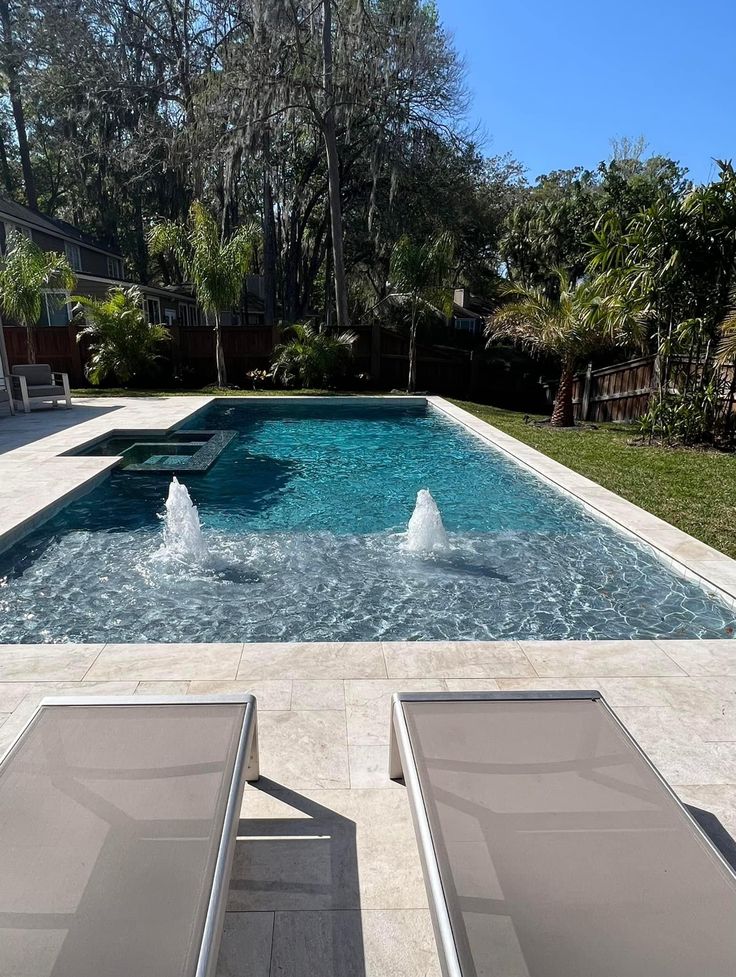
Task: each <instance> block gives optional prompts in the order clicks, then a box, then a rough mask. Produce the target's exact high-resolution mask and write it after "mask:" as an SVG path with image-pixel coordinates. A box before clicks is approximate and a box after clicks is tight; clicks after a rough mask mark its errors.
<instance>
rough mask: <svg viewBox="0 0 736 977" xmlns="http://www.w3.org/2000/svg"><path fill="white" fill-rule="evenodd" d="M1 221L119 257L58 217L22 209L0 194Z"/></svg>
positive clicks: (25, 208) (117, 252)
mask: <svg viewBox="0 0 736 977" xmlns="http://www.w3.org/2000/svg"><path fill="white" fill-rule="evenodd" d="M2 219H7V220H11V221H17V222H19V223H21V224H24V225H26V226H28V227H31V228H33V227H35V228H37V229H38V230H39V231H44V232H45V233H46V234H53V235H55V236H56V237H63V238H67V239H68V240H70V241H75V242H76V243H78V244H85V245H87V246H88V247H90V248H94V249H95V250H96V251H103V252H104V253H105V254H110V255H113V256H114V257H116V258H119V257H121V255H120V252H119V251H116V250H114V249H113V248H109V247H106V246H105V245H104V244H102V243H101V242H100V241H97V240H95V239H94V238H93V237H91V236H90V235H89V234H84V233H83V232H82V231H80V230H79V228H77V227H75V226H74V225H73V224H69V223H68V222H67V221H65V220H62V219H61V218H60V217H49V216H48V214H41V213H39V211H37V210H31V208H30V207H24V206H23V204H19V203H18V202H17V201H15V200H11V199H10V198H9V197H6V196H4V195H2V194H0V220H2Z"/></svg>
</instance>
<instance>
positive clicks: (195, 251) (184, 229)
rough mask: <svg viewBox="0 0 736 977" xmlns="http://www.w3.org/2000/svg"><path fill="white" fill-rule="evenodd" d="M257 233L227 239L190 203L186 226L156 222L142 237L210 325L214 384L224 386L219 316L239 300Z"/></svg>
mask: <svg viewBox="0 0 736 977" xmlns="http://www.w3.org/2000/svg"><path fill="white" fill-rule="evenodd" d="M256 237H257V233H256V231H255V229H254V227H253V226H247V227H241V228H238V230H237V231H235V232H234V233H233V234H232V235H231V236H230V237H229V238H228V239H227V240H226V239H225V238H224V237H223V236H222V235H221V234H220V228H219V226H218V224H217V221H216V220H215V218H214V217H213V216H212V214H210V213H209V211H208V210H207V209H206V207H205V206H204V205H203V204H201V203H200V202H199V201H197V200H195V201H194V203H193V204H192V206H191V208H190V210H189V216H188V219H187V222H186V224H184V225H183V224H178V223H175V222H174V221H161V222H159V223H158V224H155V225H154V226H153V227H152V228H151V231H150V234H149V237H148V243H149V247H150V249H151V252H152V253H153V254H170V255H172V256H173V257H174V258H175V259H176V261H177V263H178V264H179V267H180V269H181V271H182V273H183V275H184V276H185V277H186V279H187V280H188V281H189V282H190V283H191V284H192V285H193V286H194V290H195V292H196V295H197V301H198V302H199V304H200V305H201V306H202V308H203V309H204V313H205V316H206V317H207V322H208V324H209V321H210V316H212V318H213V320H214V332H215V357H216V362H217V384H218V386H219V387H224V386H225V385H226V384H227V370H226V367H225V353H224V350H223V348H222V330H221V328H220V313H221V311H222V310H223V309H228V308H230V309H231V308H233V307H234V306H235V305H237V303H238V301H239V300H240V296H241V294H242V291H243V285H244V281H245V276H246V275H247V274H248V272H249V271H250V269H251V267H252V265H253V255H254V251H255V242H256Z"/></svg>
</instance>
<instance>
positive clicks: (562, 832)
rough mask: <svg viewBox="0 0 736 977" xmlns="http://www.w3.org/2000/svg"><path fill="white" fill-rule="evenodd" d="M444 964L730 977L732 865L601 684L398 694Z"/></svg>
mask: <svg viewBox="0 0 736 977" xmlns="http://www.w3.org/2000/svg"><path fill="white" fill-rule="evenodd" d="M391 735H392V740H391V770H390V773H391V776H392V777H393V778H394V779H398V778H400V777H401V776H402V774H403V777H404V779H405V783H406V787H407V789H408V796H409V802H410V805H411V810H412V815H413V818H414V826H415V830H416V835H417V840H418V844H419V849H420V854H421V859H422V865H423V870H424V876H425V882H426V886H427V893H428V897H429V904H430V909H431V913H432V918H433V924H434V929H435V936H436V940H437V946H438V950H439V954H440V961H441V966H442V972H443V974H444V975H445V977H500V975H503V977H512V975H513V977H542V975H544V977H695V975H703V977H705V975H706V974H707V975H708V977H733V975H734V974H736V875H734V872H733V871H732V870H731V868H730V867H729V865H728V864H727V863H726V861H725V860H724V859H723V858H722V857H721V855H720V853H719V852H718V851H717V850H716V849H715V847H714V846H713V845H712V844H711V842H710V840H709V839H708V837H707V836H706V835H705V834H704V833H703V832H702V831H701V830H700V828H699V827H698V825H697V824H696V822H695V821H694V820H693V818H692V817H691V816H690V814H689V813H688V812H687V810H686V809H685V808H684V807H683V806H682V804H681V803H680V802H679V800H678V799H677V797H676V796H675V794H674V793H673V792H672V790H671V789H670V787H669V786H668V785H667V784H666V782H665V781H664V780H663V779H662V777H661V776H660V775H659V774H658V773H657V771H656V770H655V768H654V767H653V766H652V764H651V762H650V761H649V760H648V759H647V757H646V756H645V754H644V753H643V752H642V751H641V749H640V748H639V747H638V746H637V744H636V743H635V742H634V740H633V739H632V738H631V736H630V735H629V734H628V732H627V731H626V729H625V728H624V727H623V726H622V725H621V723H620V722H619V720H618V719H617V718H616V716H615V715H614V713H613V712H612V711H611V709H610V708H609V707H608V706H607V705H606V703H605V702H604V700H603V699H602V698H601V696H600V694H599V693H598V692H561V693H557V692H554V693H522V692H520V693H514V692H509V693H437V694H416V695H412V694H406V695H404V694H402V695H397V696H395V697H394V701H393V705H392V722H391Z"/></svg>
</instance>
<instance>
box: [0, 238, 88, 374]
mask: <svg viewBox="0 0 736 977" xmlns="http://www.w3.org/2000/svg"><path fill="white" fill-rule="evenodd" d="M75 282H76V278H75V276H74V272H73V271H72V269H71V266H70V265H69V262H68V261H67V259H66V256H65V255H63V254H58V253H56V252H54V251H42V250H41V249H40V248H39V247H37V246H36V245H35V244H34V243H33V242H32V241H31V240H30V239H29V238H27V237H25V235H23V234H20V233H19V232H18V231H13V232H12V233H11V234H10V237H9V241H8V250H7V254H6V255H5V256H4V257H3V258H2V260H1V261H0V305H2V310H3V313H4V315H6V316H7V317H8V319H10V320H11V321H12V322H17V323H18V325H20V326H25V330H26V347H27V354H28V362H29V363H35V362H36V326H37V325H38V322H39V320H40V318H41V312H42V309H43V299H44V292H55V291H63V292H66V291H68V290H69V289H71V288H73V287H74V283H75ZM48 299H49V301H51V299H52V296H51V295H49V296H48Z"/></svg>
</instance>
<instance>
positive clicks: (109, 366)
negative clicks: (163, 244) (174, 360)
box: [74, 285, 171, 386]
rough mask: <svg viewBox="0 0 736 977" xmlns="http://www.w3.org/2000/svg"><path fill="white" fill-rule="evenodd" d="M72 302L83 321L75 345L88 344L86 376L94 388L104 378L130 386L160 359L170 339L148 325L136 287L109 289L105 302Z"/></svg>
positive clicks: (159, 326)
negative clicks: (163, 345)
mask: <svg viewBox="0 0 736 977" xmlns="http://www.w3.org/2000/svg"><path fill="white" fill-rule="evenodd" d="M74 300H75V301H76V302H77V303H78V306H77V309H78V310H79V311H83V312H84V315H85V319H86V324H85V326H84V327H83V328H82V329H81V331H80V332H79V334H78V335H77V341H78V342H81V341H82V340H83V339H84V340H87V341H88V342H89V347H90V357H89V360H88V362H87V365H86V367H85V373H86V374H87V378H88V380H89V381H90V383H92V384H94V385H95V386H98V385H99V384H100V383H102V381H103V380H105V379H106V378H107V377H115V378H116V379H117V380H118V381H119V382H120V383H122V384H126V383H129V382H130V381H131V380H133V379H135V377H137V376H140V374H141V373H143V372H144V371H145V370H146V368H147V367H149V366H150V364H151V363H153V362H154V361H155V360H157V359H158V358H159V355H160V354H159V348H160V346H161V345H162V344H163V343H165V342H168V341H169V340H170V338H171V337H170V335H169V331H168V329H167V328H166V326H164V325H162V324H160V323H152V322H149V321H148V319H147V317H146V314H145V312H144V311H143V303H142V301H141V292H140V289H139V288H138V287H137V286H135V285H133V286H131V287H130V288H111V289H110V291H109V292H108V293H107V297H106V298H104V299H93V298H88V297H87V296H85V295H75V296H74ZM75 311H76V310H75Z"/></svg>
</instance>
